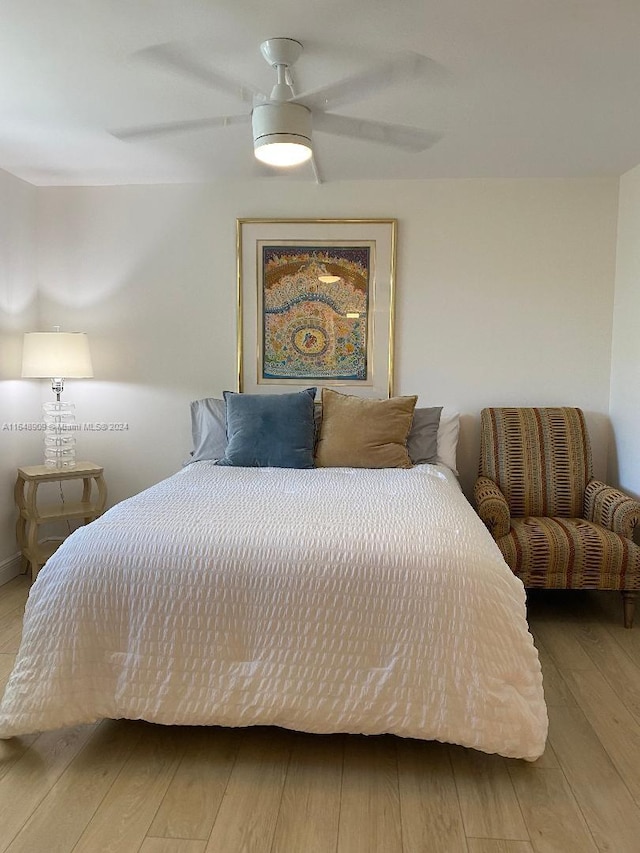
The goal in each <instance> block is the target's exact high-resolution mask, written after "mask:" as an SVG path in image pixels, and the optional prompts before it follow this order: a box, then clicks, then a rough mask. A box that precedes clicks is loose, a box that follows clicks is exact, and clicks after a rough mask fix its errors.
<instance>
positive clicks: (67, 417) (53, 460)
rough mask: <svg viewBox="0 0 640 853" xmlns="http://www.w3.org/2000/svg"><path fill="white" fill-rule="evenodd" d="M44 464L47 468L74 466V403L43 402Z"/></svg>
mask: <svg viewBox="0 0 640 853" xmlns="http://www.w3.org/2000/svg"><path fill="white" fill-rule="evenodd" d="M42 408H43V410H44V422H45V425H46V427H45V433H44V464H45V465H46V466H47V467H48V468H60V469H66V468H75V466H76V430H77V426H76V415H75V408H76V407H75V405H74V403H60V402H56V403H44V404H43V406H42Z"/></svg>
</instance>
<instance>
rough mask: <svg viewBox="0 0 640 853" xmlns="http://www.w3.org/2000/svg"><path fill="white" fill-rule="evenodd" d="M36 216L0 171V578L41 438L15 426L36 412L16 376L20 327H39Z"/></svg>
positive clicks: (33, 394)
mask: <svg viewBox="0 0 640 853" xmlns="http://www.w3.org/2000/svg"><path fill="white" fill-rule="evenodd" d="M35 218H36V190H35V188H34V187H32V186H30V185H29V184H26V183H24V181H20V180H18V178H14V177H13V176H12V175H9V174H7V173H6V172H3V171H0V583H2V582H3V581H4V580H5V579H6V576H7V572H8V573H9V574H11V573H12V571H13V566H9V565H8V561H11V560H12V559H13V558H14V557H15V555H16V553H17V550H18V549H17V545H16V538H15V522H16V511H15V504H14V500H13V484H14V482H15V479H16V468H17V466H18V465H21V464H27V463H28V462H30V461H34V455H35V456H36V457H37V455H38V454H39V453H40V448H41V442H42V434H41V433H29V432H25V431H18V429H17V428H16V426H15V425H17V424H20V423H23V422H24V421H32V420H35V421H37V420H39V417H40V387H39V383H34V382H24V381H21V380H20V379H19V376H20V369H21V358H22V333H23V332H25V331H29V330H30V329H33V328H37V304H36V302H37V299H36V276H35V249H36V246H35ZM12 426H13V427H14V428H13V429H12V428H11V427H12ZM35 461H38V460H37V459H36V460H35Z"/></svg>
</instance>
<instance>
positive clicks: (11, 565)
mask: <svg viewBox="0 0 640 853" xmlns="http://www.w3.org/2000/svg"><path fill="white" fill-rule="evenodd" d="M19 574H20V554H15V555H14V556H13V557H7V558H6V559H5V560H0V586H2V584H3V583H8V582H9V581H10V580H12V578H15V577H17V576H18V575H19Z"/></svg>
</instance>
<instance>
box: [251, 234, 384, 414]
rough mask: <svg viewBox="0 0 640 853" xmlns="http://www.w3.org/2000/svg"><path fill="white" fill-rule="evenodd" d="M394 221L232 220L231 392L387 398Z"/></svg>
mask: <svg viewBox="0 0 640 853" xmlns="http://www.w3.org/2000/svg"><path fill="white" fill-rule="evenodd" d="M396 231H397V223H396V220H395V219H239V220H238V221H237V266H238V389H239V390H240V391H245V392H249V393H253V394H256V393H257V394H260V393H265V394H268V393H274V392H278V391H280V392H282V391H292V390H294V389H293V388H292V387H291V386H299V387H300V388H303V387H304V388H306V387H309V386H311V385H316V386H318V387H322V386H327V387H331V388H344V390H345V393H349V394H358V395H360V396H364V397H377V398H384V397H389V396H391V394H392V392H393V319H394V317H393V315H394V287H395V252H396Z"/></svg>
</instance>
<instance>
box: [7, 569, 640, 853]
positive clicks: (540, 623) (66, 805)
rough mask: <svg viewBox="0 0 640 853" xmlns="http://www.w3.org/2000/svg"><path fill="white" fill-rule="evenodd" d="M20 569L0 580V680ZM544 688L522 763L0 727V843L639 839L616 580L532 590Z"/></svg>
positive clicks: (637, 687)
mask: <svg viewBox="0 0 640 853" xmlns="http://www.w3.org/2000/svg"><path fill="white" fill-rule="evenodd" d="M26 595H27V585H26V581H25V580H24V579H23V578H18V579H16V580H13V581H11V582H10V583H8V584H6V585H5V586H3V587H1V588H0V685H1V684H3V683H4V681H5V679H6V677H7V675H8V673H9V670H10V667H11V665H12V662H13V658H14V655H15V652H16V649H17V646H18V642H19V638H20V629H21V616H22V609H23V606H24V601H25V599H26ZM529 617H530V623H531V626H532V632H533V634H534V636H535V639H536V644H537V646H538V649H539V650H540V655H541V660H542V668H543V673H544V679H545V695H546V699H547V703H548V706H549V717H550V734H549V742H548V746H547V750H546V752H545V754H544V756H543V757H542V758H541V759H540V760H538V761H537V762H535V763H534V764H530V763H527V762H524V761H515V760H513V759H504V758H501V757H499V756H495V755H485V754H484V753H479V752H474V751H473V750H467V749H463V748H462V747H457V746H448V745H445V744H440V743H423V742H419V741H411V740H402V739H400V738H395V737H393V736H383V737H369V738H365V737H360V736H352V735H347V736H343V735H327V736H324V735H305V734H299V733H295V732H288V731H283V730H280V729H269V728H255V729H220V728H208V729H200V728H192V729H190V728H180V727H169V728H164V727H161V726H154V725H151V724H148V723H142V722H127V721H119V722H115V721H109V720H105V721H103V722H100V723H97V724H95V725H92V726H79V727H76V728H72V729H65V730H62V731H56V732H49V733H45V734H41V735H40V736H38V737H35V736H31V737H26V738H18V739H13V740H11V741H5V742H2V741H0V850H1V851H4V850H8V851H11V853H17V851H23V853H55V851H58V853H65V851H71V850H73V851H74V853H109V851H113V853H137V851H140V853H205V851H207V853H213V851H215V853H240V851H271V853H275V851H278V853H328V851H331V853H334V851H336V852H337V853H359V851H362V853H396V851H404V853H418V851H425V853H444V851H446V852H447V853H532V851H537V853H551V851H557V853H571V851H576V853H589V851H598V850H601V851H610V853H638V851H640V625H639V626H638V627H637V628H636V629H634V630H631V631H626V630H625V629H624V628H623V627H622V609H621V602H620V597H619V595H617V594H615V593H582V592H579V593H572V594H568V593H564V592H561V593H540V594H538V595H536V596H534V597H532V599H531V600H530V605H529Z"/></svg>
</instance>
